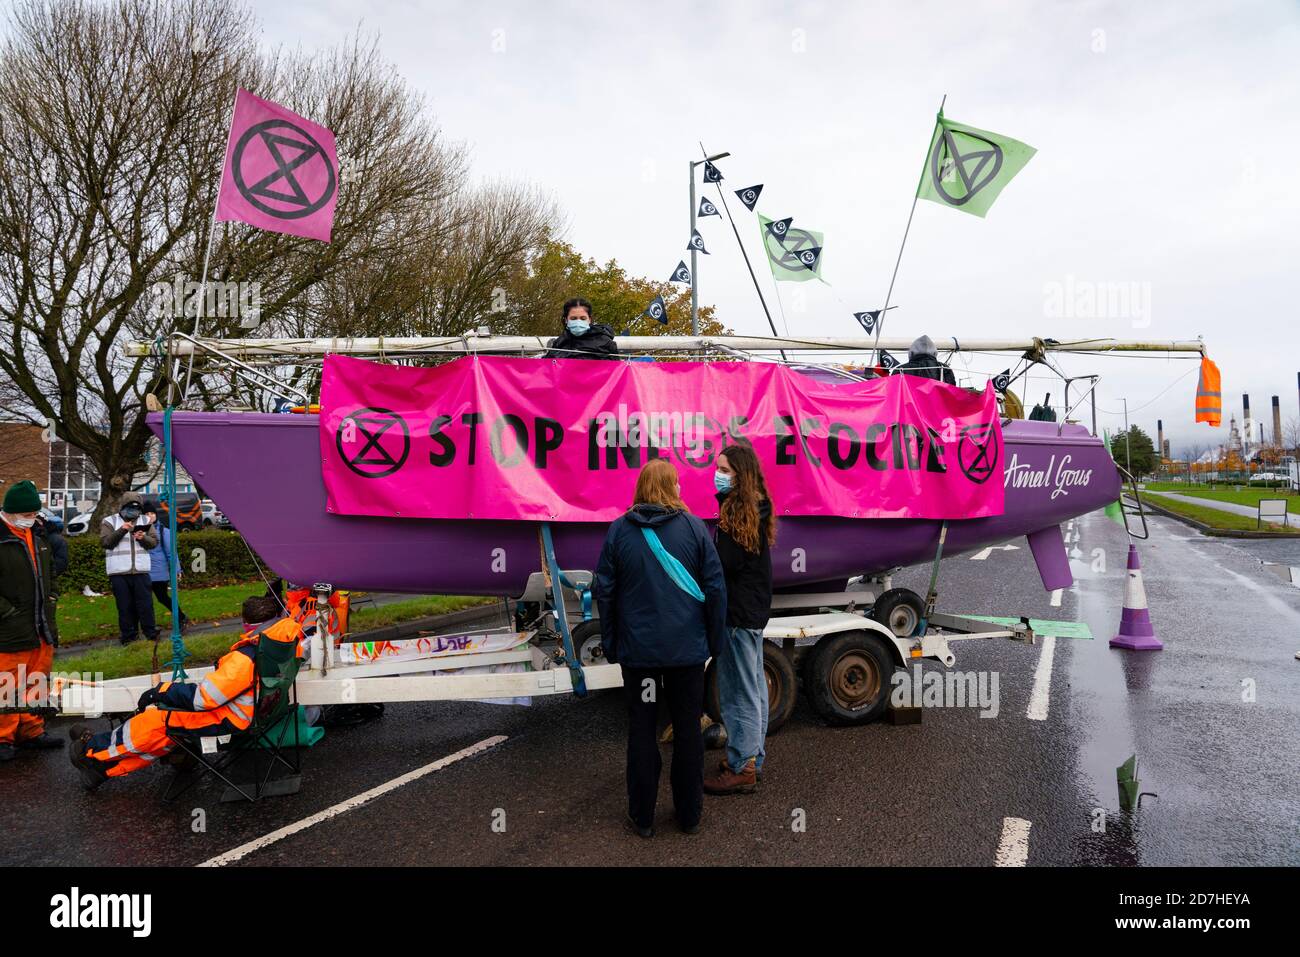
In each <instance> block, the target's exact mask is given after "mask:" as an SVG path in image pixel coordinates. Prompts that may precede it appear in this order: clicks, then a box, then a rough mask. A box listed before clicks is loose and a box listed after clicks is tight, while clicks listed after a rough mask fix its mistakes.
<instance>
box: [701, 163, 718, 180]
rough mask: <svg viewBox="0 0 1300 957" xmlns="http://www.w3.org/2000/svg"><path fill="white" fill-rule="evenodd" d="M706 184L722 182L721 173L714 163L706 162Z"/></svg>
mask: <svg viewBox="0 0 1300 957" xmlns="http://www.w3.org/2000/svg"><path fill="white" fill-rule="evenodd" d="M704 182H706V183H721V182H722V173H721V171H720V170H719V169H718V168H717V167H716V166H714V165H713V164H712V163H710V162H709V161H708V160H705V161H704Z"/></svg>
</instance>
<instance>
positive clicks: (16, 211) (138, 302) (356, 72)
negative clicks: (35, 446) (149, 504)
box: [0, 0, 553, 510]
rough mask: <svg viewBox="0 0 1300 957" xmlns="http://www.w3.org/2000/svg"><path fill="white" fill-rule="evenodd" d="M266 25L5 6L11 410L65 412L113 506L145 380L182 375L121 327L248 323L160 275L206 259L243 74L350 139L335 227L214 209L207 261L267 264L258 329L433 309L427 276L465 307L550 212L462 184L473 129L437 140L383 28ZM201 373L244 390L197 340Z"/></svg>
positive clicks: (137, 433) (3, 295)
mask: <svg viewBox="0 0 1300 957" xmlns="http://www.w3.org/2000/svg"><path fill="white" fill-rule="evenodd" d="M256 30H257V26H256V23H255V21H254V20H253V18H252V16H251V15H250V13H249V11H248V8H247V7H246V6H245V5H243V3H241V2H239V0H179V2H168V0H111V2H105V3H99V2H87V0H23V2H21V3H20V4H19V5H18V6H17V7H16V8H15V9H14V11H13V12H12V13H11V15H10V30H9V34H8V38H7V40H5V42H4V44H3V46H0V411H3V412H4V413H7V414H8V415H9V416H10V417H11V418H12V417H20V418H24V419H26V420H28V421H34V422H39V423H42V424H45V423H46V422H51V423H53V424H54V426H55V430H56V431H57V433H58V435H59V436H60V437H62V438H65V439H67V440H68V441H69V442H71V443H72V444H73V445H75V446H77V447H78V448H80V449H82V450H83V451H85V453H86V454H87V455H88V456H89V457H90V459H91V460H92V461H93V463H94V465H95V467H96V469H97V470H98V472H99V475H100V476H101V481H102V487H103V492H104V494H103V495H102V497H101V503H100V508H101V510H102V509H103V508H104V507H105V506H106V504H107V500H108V499H110V498H112V497H114V494H115V493H116V492H117V491H119V490H121V489H123V488H126V487H127V486H128V484H129V482H130V480H131V476H132V474H133V473H134V472H135V471H136V470H137V468H138V466H139V465H140V463H141V460H142V456H143V453H144V451H145V449H146V445H147V442H148V438H149V432H148V429H147V427H146V424H145V418H144V414H143V398H144V395H145V394H146V393H148V392H154V393H157V394H164V390H165V386H166V384H167V374H168V368H167V364H166V363H164V362H161V361H159V360H158V359H157V358H140V359H133V360H128V359H126V358H124V357H123V356H122V354H121V352H120V345H121V342H122V340H124V339H128V338H133V339H143V340H149V341H152V340H155V339H157V338H158V337H160V336H162V335H165V334H166V333H168V332H169V331H171V329H172V328H179V329H183V330H192V329H193V328H194V327H195V323H196V320H197V321H198V322H199V324H200V331H201V332H202V333H204V334H209V335H223V336H230V335H240V334H247V333H248V331H249V330H248V329H246V328H244V327H243V326H242V325H241V320H242V319H243V318H244V317H237V316H220V315H216V316H214V315H204V316H202V317H201V318H200V317H199V316H198V315H197V314H186V315H183V316H177V315H175V313H174V311H173V312H170V313H168V312H167V311H165V310H163V311H162V314H160V310H159V309H158V308H157V307H158V300H159V293H158V289H159V288H160V287H159V286H158V284H160V283H166V284H170V283H171V282H172V281H173V279H175V278H176V277H178V276H179V277H183V278H185V279H198V278H199V273H200V271H201V262H202V256H203V250H204V248H205V246H206V245H207V243H208V239H209V230H210V223H211V217H212V210H213V205H214V203H215V199H216V193H217V188H218V185H219V182H220V176H221V170H222V166H223V163H224V152H225V145H226V137H227V130H228V128H229V115H230V109H231V104H232V103H233V100H234V95H235V91H236V89H237V88H239V87H241V86H242V87H244V88H247V89H251V90H253V91H255V92H257V93H258V94H259V95H262V96H265V97H268V98H270V99H273V100H275V101H277V102H280V103H283V104H285V105H286V106H287V107H289V108H290V109H292V110H294V111H296V112H298V113H301V114H302V115H305V116H309V117H311V118H312V119H314V120H316V121H318V122H321V123H323V124H324V125H326V126H328V127H329V128H330V129H332V130H334V131H335V133H336V136H337V139H338V144H339V150H340V153H341V158H342V169H341V177H340V179H341V183H340V187H339V194H338V202H337V209H336V214H335V222H334V230H333V236H332V242H330V243H328V244H325V243H320V242H316V241H313V240H307V239H299V238H297V237H293V236H286V235H280V234H276V233H269V232H262V231H259V230H256V229H253V228H251V227H247V226H244V225H242V224H219V225H217V227H216V232H215V234H214V235H213V236H212V246H213V248H212V255H211V269H210V274H211V277H212V279H213V280H215V281H233V282H243V283H256V284H257V289H258V292H259V298H260V302H261V305H260V314H259V322H260V324H259V325H258V327H257V328H256V330H255V333H254V334H256V335H321V334H330V333H331V332H333V331H337V332H347V331H350V330H351V328H353V327H355V328H356V329H357V330H358V331H361V330H364V331H367V332H372V333H373V332H377V331H387V330H388V329H390V328H391V329H393V330H394V331H396V330H397V329H399V328H401V327H402V323H403V322H406V321H409V317H410V316H411V315H416V316H419V315H421V311H420V310H419V309H418V308H414V309H413V308H412V307H411V304H412V302H417V301H419V299H420V297H421V296H424V297H425V298H426V301H427V303H428V308H427V311H425V312H424V313H423V315H425V316H426V317H427V318H426V320H424V321H426V322H428V323H429V324H433V320H432V317H433V316H435V315H437V316H439V317H441V316H442V310H445V309H448V308H452V309H453V310H454V314H455V318H454V319H451V320H446V321H447V322H451V323H452V324H455V323H458V322H461V321H463V318H464V317H465V316H467V315H470V314H472V313H474V312H475V311H476V310H480V309H482V308H483V303H484V302H486V300H485V298H484V296H485V292H484V290H485V288H486V289H487V290H488V292H489V293H490V288H491V284H492V283H493V282H495V281H496V279H495V277H496V276H497V275H499V273H500V272H501V270H502V269H509V268H513V266H512V263H513V262H514V260H515V259H517V258H518V257H519V255H520V253H519V249H520V248H526V247H527V245H528V244H529V242H537V240H536V236H537V235H538V233H539V232H540V231H543V230H544V229H545V228H546V224H547V223H550V222H552V221H553V209H551V208H550V207H549V206H546V207H545V212H543V206H542V205H539V204H537V203H536V198H535V197H533V202H532V204H531V205H530V202H529V201H528V200H529V197H528V196H527V195H526V194H525V193H523V192H520V191H518V190H514V191H512V190H510V189H509V188H501V189H500V190H497V191H495V192H493V191H492V190H489V191H487V192H485V193H482V194H479V195H478V198H477V199H476V200H475V201H470V200H468V199H467V197H468V196H469V195H470V194H469V191H468V190H467V188H466V186H465V179H466V176H467V169H466V161H465V154H464V150H463V149H462V148H461V147H460V146H457V145H455V144H448V143H446V142H445V141H444V139H443V137H442V135H441V133H440V132H439V131H438V129H437V128H436V126H435V125H433V123H432V122H431V121H430V120H429V119H428V117H427V114H426V111H425V108H424V104H423V102H422V101H421V99H420V98H419V97H418V96H416V95H414V94H413V93H412V92H411V91H410V90H409V89H408V88H407V87H406V85H405V83H404V82H403V81H402V80H401V79H400V77H398V76H397V75H396V74H395V73H394V72H393V70H392V69H391V68H390V67H388V66H386V65H385V64H384V63H383V62H382V61H381V59H380V57H379V55H378V51H377V47H376V45H375V44H374V43H373V42H370V43H364V42H362V41H360V40H356V41H353V42H351V43H349V44H347V45H344V46H342V47H339V48H337V49H333V50H330V51H327V52H325V53H321V54H317V55H313V56H309V55H302V54H294V55H282V54H272V55H265V54H262V53H261V52H260V51H259V50H258V47H257V43H256ZM511 196H515V197H516V198H517V202H514V203H513V205H512V200H511ZM489 223H491V225H489ZM448 240H451V241H452V242H451V243H450V244H449V243H448ZM475 244H477V245H475ZM498 247H499V248H498ZM472 249H477V250H478V251H479V254H480V256H481V257H482V258H483V259H484V260H486V261H485V262H478V261H475V260H474V257H473V254H472V252H471V251H470V250H472ZM431 277H433V278H436V279H437V281H438V282H440V283H442V286H441V287H439V286H437V284H436V283H433V280H432V279H431ZM413 287H414V288H413ZM430 288H438V289H439V292H438V293H437V295H434V296H432V297H430V296H428V290H429V289H430ZM276 374H277V375H280V376H283V377H285V378H286V379H289V380H291V381H292V380H294V379H297V380H298V381H306V380H308V379H309V378H310V376H311V375H312V374H313V373H312V372H311V370H303V369H294V368H287V369H277V370H276ZM194 386H195V393H196V399H197V400H198V401H200V402H203V403H206V404H209V405H211V404H213V403H216V402H219V401H226V400H228V399H230V398H232V397H233V398H238V397H241V396H242V397H243V398H245V399H248V398H251V397H250V396H248V394H247V392H246V391H243V392H241V391H240V389H239V388H238V387H237V386H236V384H235V383H234V382H232V380H231V379H230V377H229V376H228V375H226V374H223V373H222V372H221V371H220V370H217V369H215V368H213V367H211V366H210V365H208V364H205V363H204V362H201V361H200V362H196V364H195V380H194ZM250 404H256V403H255V402H252V403H250Z"/></svg>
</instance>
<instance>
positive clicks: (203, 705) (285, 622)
mask: <svg viewBox="0 0 1300 957" xmlns="http://www.w3.org/2000/svg"><path fill="white" fill-rule="evenodd" d="M263 634H265V635H266V636H267V637H268V638H270V639H271V640H273V641H282V642H285V643H292V644H293V645H294V646H295V648H296V650H297V653H298V654H299V655H301V653H302V645H301V641H302V628H301V626H299V624H298V623H297V622H296V621H294V620H293V619H291V618H281V619H280V620H279V621H277V622H275V623H273V624H271V625H268V626H267V627H265V628H262V629H260V630H258V631H255V632H253V633H252V634H250V635H247V636H246V637H244V638H241V639H239V640H238V641H236V642H235V643H234V644H233V645H231V646H230V651H228V652H227V653H226V654H225V655H223V656H222V657H221V660H219V661H218V662H217V666H216V668H214V669H213V670H212V671H211V672H209V673H208V674H206V675H204V676H203V677H202V678H200V679H199V681H198V683H197V684H191V683H189V682H172V681H164V682H162V683H161V684H160V685H158V688H157V691H158V703H159V704H161V705H162V706H163V707H165V708H169V709H172V710H177V711H196V712H197V711H202V712H207V713H208V714H210V715H211V716H212V719H213V721H214V723H215V722H219V721H221V720H223V719H224V720H228V721H229V722H230V723H231V724H232V725H234V726H235V727H236V728H238V729H239V730H241V731H242V730H244V729H245V728H247V727H248V726H249V725H250V724H251V723H252V721H253V682H254V680H255V679H256V669H255V667H254V659H255V658H256V657H257V642H258V639H259V638H260V636H261V635H263Z"/></svg>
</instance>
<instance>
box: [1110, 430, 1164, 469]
mask: <svg viewBox="0 0 1300 957" xmlns="http://www.w3.org/2000/svg"><path fill="white" fill-rule="evenodd" d="M1130 453H1131V454H1132V456H1133V460H1132V462H1130V461H1129V455H1130ZM1110 454H1111V456H1112V457H1113V458H1114V459H1115V461H1116V462H1118V463H1119V464H1120V465H1122V466H1124V468H1126V469H1128V470H1129V472H1131V473H1132V474H1133V477H1134V478H1141V477H1142V476H1144V475H1149V474H1151V472H1153V471H1154V470H1155V467H1156V447H1155V443H1153V442H1152V441H1151V436H1149V435H1147V434H1146V433H1145V432H1143V431H1142V430H1141V429H1140V428H1138V427H1137V426H1136V425H1134V426H1131V427H1130V428H1129V430H1128V431H1127V432H1116V433H1115V434H1114V435H1113V436H1112V437H1111V440H1110Z"/></svg>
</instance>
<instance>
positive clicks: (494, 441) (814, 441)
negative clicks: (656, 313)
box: [320, 356, 1003, 522]
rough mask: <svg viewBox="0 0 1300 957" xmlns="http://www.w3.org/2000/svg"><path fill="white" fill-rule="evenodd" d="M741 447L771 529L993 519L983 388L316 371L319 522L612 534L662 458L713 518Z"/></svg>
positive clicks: (720, 377)
mask: <svg viewBox="0 0 1300 957" xmlns="http://www.w3.org/2000/svg"><path fill="white" fill-rule="evenodd" d="M734 436H744V437H745V438H747V439H748V440H749V441H750V442H751V443H753V446H754V450H755V452H757V454H758V457H759V460H760V461H761V462H762V464H763V472H764V475H765V476H766V478H767V482H768V488H769V491H770V492H771V494H772V498H773V500H774V502H775V504H776V509H777V514H778V515H838V516H844V517H848V518H927V519H935V518H978V517H982V516H986V515H1000V514H1001V513H1002V495H1003V483H1002V481H1001V475H1002V466H1001V462H1000V459H1001V452H1002V426H1001V420H1000V419H999V418H998V408H997V401H996V399H995V397H994V393H993V390H992V387H991V386H990V387H988V388H986V389H985V390H984V391H983V392H982V393H977V392H970V391H967V390H965V389H959V388H955V387H953V386H949V385H945V384H943V383H941V382H935V381H933V380H929V379H920V378H915V377H911V376H904V375H897V376H891V377H889V378H887V379H876V380H873V381H869V382H860V383H859V382H849V383H846V384H843V385H840V384H830V383H825V382H821V381H818V380H815V379H812V378H810V377H808V376H804V375H802V374H800V373H798V372H795V371H793V370H791V369H789V368H787V367H785V366H781V365H777V364H774V363H758V362H664V363H648V362H593V361H589V360H588V361H584V360H581V359H565V360H559V361H545V360H541V359H525V358H504V357H482V358H480V357H466V358H463V359H457V360H456V361H454V362H449V363H447V364H445V365H441V366H437V367H434V368H429V369H421V368H411V367H407V366H391V365H384V364H380V363H374V362H367V361H365V360H363V359H353V358H349V357H346V356H328V357H326V359H325V368H324V372H323V379H322V384H321V414H320V450H321V461H322V471H323V475H324V480H325V491H326V494H327V498H328V503H327V509H328V511H330V512H334V513H338V514H343V515H382V516H392V517H400V518H444V519H465V518H482V519H528V520H547V521H567V522H605V521H609V520H611V519H613V518H615V517H617V516H618V515H620V514H621V513H622V512H623V511H624V510H626V509H627V508H628V507H629V506H630V505H631V504H632V497H633V491H634V489H635V487H636V478H637V472H638V471H639V469H640V467H641V465H643V464H644V463H645V462H646V461H648V460H649V458H650V457H653V456H657V457H660V458H666V459H668V460H669V461H671V462H672V463H673V464H674V465H675V466H676V468H677V471H678V474H679V475H680V477H681V488H682V498H683V500H684V501H685V502H686V504H687V506H688V507H689V508H690V509H691V511H692V512H694V513H695V514H696V515H700V516H702V517H713V516H716V515H717V514H718V503H717V500H716V499H715V498H714V488H713V472H714V468H715V465H714V460H715V459H716V457H717V455H718V453H719V452H720V451H722V449H723V448H724V447H725V446H726V445H727V444H728V443H729V442H730V441H732V437H734Z"/></svg>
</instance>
